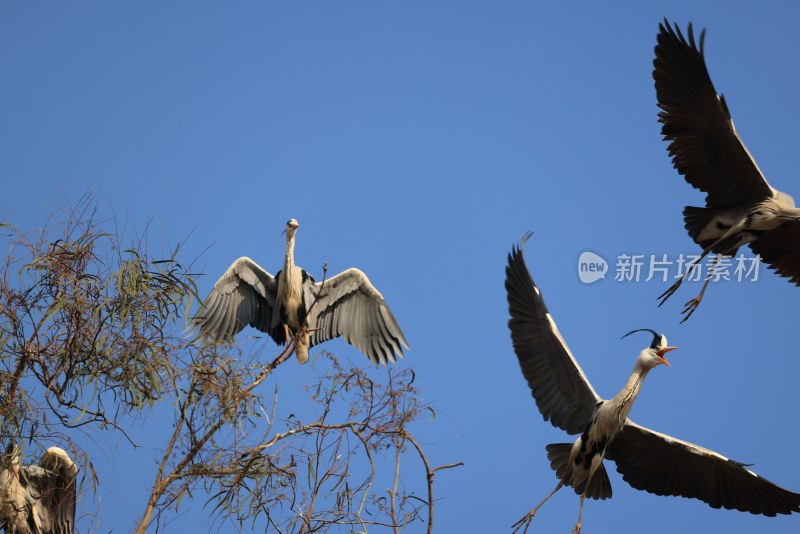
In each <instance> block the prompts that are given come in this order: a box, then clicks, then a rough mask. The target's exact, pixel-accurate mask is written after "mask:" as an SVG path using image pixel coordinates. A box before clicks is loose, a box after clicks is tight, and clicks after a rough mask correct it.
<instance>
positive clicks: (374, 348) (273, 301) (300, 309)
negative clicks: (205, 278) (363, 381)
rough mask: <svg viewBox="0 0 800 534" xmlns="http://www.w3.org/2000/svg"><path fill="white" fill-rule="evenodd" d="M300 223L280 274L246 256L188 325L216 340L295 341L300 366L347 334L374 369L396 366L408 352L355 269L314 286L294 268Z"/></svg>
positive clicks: (292, 229) (289, 231) (290, 231)
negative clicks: (312, 351)
mask: <svg viewBox="0 0 800 534" xmlns="http://www.w3.org/2000/svg"><path fill="white" fill-rule="evenodd" d="M298 227H299V223H298V222H297V221H296V220H295V219H290V220H289V221H288V222H287V223H286V230H285V233H286V254H285V256H284V262H283V269H282V270H280V271H278V273H277V274H276V275H275V276H272V275H271V274H270V273H268V272H267V271H265V270H264V269H262V268H261V267H260V266H259V265H258V264H256V263H255V262H254V261H253V260H251V259H250V258H247V257H242V258H239V259H238V260H236V261H234V262H233V264H232V265H231V266H230V267H229V268H228V270H227V271H225V273H224V274H223V275H222V277H220V279H219V280H218V281H217V283H216V284H214V288H213V289H212V290H211V293H210V294H209V295H208V297H207V298H206V299H205V301H204V302H203V303H202V305H201V306H200V309H199V311H198V312H197V314H196V315H195V316H194V318H193V319H192V320H191V323H190V324H191V326H192V328H193V329H199V331H200V335H201V336H204V337H206V338H210V339H212V340H213V341H217V342H221V341H228V340H230V339H231V338H232V337H233V336H235V335H236V334H237V333H239V332H240V331H241V330H242V329H243V328H244V327H245V326H247V325H250V326H252V327H254V328H256V329H258V330H261V331H262V332H266V333H268V334H269V336H270V337H271V338H272V339H273V340H274V341H275V343H277V344H278V345H283V344H284V343H286V342H287V341H288V340H289V338H290V337H291V338H293V339H294V349H295V354H296V355H297V359H298V361H299V362H300V363H301V364H302V363H305V362H306V361H308V350H309V348H310V347H313V346H314V345H318V344H320V343H322V342H323V341H327V340H329V339H333V338H335V337H339V336H343V337H344V339H345V341H347V342H348V343H350V344H351V345H353V346H355V347H356V348H357V349H358V350H360V351H361V352H362V353H364V354H365V355H366V356H367V357H368V358H369V359H370V360H371V361H372V362H373V363H376V364H377V363H381V364H384V365H385V364H387V363H388V362H395V361H396V356H400V357H402V356H403V348H402V347H405V348H409V347H408V342H407V341H406V338H405V336H404V335H403V332H402V330H400V326H399V325H398V324H397V321H396V320H395V318H394V315H392V312H391V310H390V309H389V306H388V305H387V304H386V301H385V300H384V299H383V296H382V295H381V294H380V293H379V292H378V290H377V289H375V287H374V286H373V285H372V284H371V283H370V281H369V279H368V278H367V275H365V274H364V273H363V272H361V271H360V270H358V269H347V270H346V271H344V272H342V273H341V274H338V275H336V276H334V277H333V278H330V279H327V280H323V281H322V282H317V281H316V280H314V278H313V277H312V276H311V275H310V274H308V273H307V272H306V271H305V270H303V269H301V268H300V267H298V266H297V265H295V263H294V244H295V234H296V233H297V228H298Z"/></svg>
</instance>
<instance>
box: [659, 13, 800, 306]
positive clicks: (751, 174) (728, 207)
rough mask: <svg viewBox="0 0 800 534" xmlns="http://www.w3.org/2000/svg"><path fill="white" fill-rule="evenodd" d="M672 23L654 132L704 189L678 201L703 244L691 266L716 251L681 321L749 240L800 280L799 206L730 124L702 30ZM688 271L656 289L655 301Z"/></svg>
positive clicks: (665, 33) (662, 46)
mask: <svg viewBox="0 0 800 534" xmlns="http://www.w3.org/2000/svg"><path fill="white" fill-rule="evenodd" d="M687 36H688V39H687V38H686V37H684V36H683V34H682V33H681V31H680V29H679V28H678V26H677V25H675V27H674V28H673V27H672V26H671V25H670V23H669V21H667V20H666V19H665V20H664V24H659V33H658V44H657V45H656V48H655V55H656V57H655V60H653V65H654V67H655V69H654V70H653V78H654V79H655V85H656V95H657V97H658V107H659V108H661V112H660V113H659V114H658V117H659V119H658V120H659V122H661V123H662V124H663V126H662V128H661V133H662V135H663V136H664V140H666V141H669V147H668V151H669V155H670V156H671V157H672V164H673V166H674V167H675V168H676V169H677V170H678V172H679V173H680V174H682V175H683V177H684V178H685V179H686V181H687V182H689V183H690V184H691V185H692V186H694V187H695V188H697V189H699V190H701V191H703V192H704V193H706V206H705V207H704V208H698V207H694V206H686V207H685V208H684V210H683V217H684V222H685V226H686V230H687V231H688V232H689V236H691V238H692V239H693V240H694V242H695V243H697V244H698V245H700V246H701V247H702V248H703V252H702V254H701V255H700V256H699V258H698V259H697V260H696V261H695V262H693V265H694V266H695V268H696V267H697V266H698V265H699V263H700V262H701V261H702V259H703V258H704V257H705V256H706V255H708V254H709V253H711V252H714V253H716V254H717V256H716V258H715V260H714V263H713V264H712V266H711V269H710V271H709V273H708V275H707V276H706V280H705V283H704V284H703V288H702V290H701V291H700V294H699V295H698V296H697V297H695V298H693V299H692V300H690V301H688V302H687V303H686V305H685V307H684V310H683V314H684V318H683V320H682V321H681V322H683V321H685V320H687V319H688V318H689V317H690V316H691V315H692V313H694V311H695V310H696V309H697V307H698V306H699V305H700V301H701V300H702V299H703V295H704V294H705V291H706V288H707V287H708V282H709V281H710V280H711V277H712V274H713V270H714V267H715V266H716V264H717V262H719V259H720V256H722V255H728V256H735V255H736V252H737V250H738V249H739V247H741V246H744V245H747V244H749V245H750V248H751V249H753V251H754V252H755V253H756V254H758V255H759V256H760V257H761V259H762V260H763V261H764V262H766V263H767V264H769V265H770V266H771V268H772V269H774V270H775V271H776V272H777V273H778V274H779V275H781V276H785V277H787V278H789V279H790V280H791V281H792V283H794V284H795V285H798V286H800V209H798V208H796V207H795V205H794V199H792V197H791V196H789V195H787V194H786V193H783V192H781V191H778V190H777V189H775V188H773V187H771V186H770V185H769V183H768V182H767V179H766V178H765V177H764V175H763V174H762V173H761V169H759V168H758V165H757V164H756V162H755V160H754V159H753V157H752V156H751V155H750V152H749V151H748V150H747V147H746V146H745V145H744V143H743V142H742V140H741V139H740V138H739V136H738V134H737V133H736V129H735V128H734V127H733V120H732V119H731V114H730V111H729V110H728V105H727V103H726V102H725V98H724V97H723V96H722V95H718V94H717V91H716V89H714V84H713V83H712V82H711V77H710V76H709V74H708V70H707V68H706V61H705V57H704V54H703V41H704V39H705V30H703V31H702V32H701V33H700V42H699V46H698V43H697V42H696V41H695V38H694V35H693V33H692V25H691V24H689V29H688V32H687ZM690 272H691V269H687V270H686V272H685V273H684V276H683V277H682V278H681V279H679V280H678V281H677V282H675V284H673V285H672V287H670V288H669V289H667V290H666V291H665V292H664V293H662V294H661V295H660V296H659V297H658V298H659V301H660V302H659V306H660V305H661V304H664V302H666V300H667V299H668V298H669V297H670V296H672V294H673V293H675V291H676V290H677V289H678V287H680V285H681V283H682V282H683V280H684V279H685V278H686V276H687V275H688V274H689V273H690Z"/></svg>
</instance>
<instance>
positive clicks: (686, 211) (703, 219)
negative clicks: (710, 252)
mask: <svg viewBox="0 0 800 534" xmlns="http://www.w3.org/2000/svg"><path fill="white" fill-rule="evenodd" d="M715 214H716V210H714V209H711V208H698V207H695V206H685V207H684V208H683V223H684V227H685V228H686V231H687V232H689V237H691V238H692V240H693V241H694V242H695V243H697V244H698V245H700V246H701V247H703V248H706V247H707V246H708V245H710V244H711V243H712V242H713V241H714V240H713V239H710V240H709V239H703V238H701V236H700V234H701V233H702V232H703V230H705V229H706V227H707V226H708V225H709V223H711V220H712V219H713V218H714V215H715Z"/></svg>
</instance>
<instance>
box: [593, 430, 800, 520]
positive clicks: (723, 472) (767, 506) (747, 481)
mask: <svg viewBox="0 0 800 534" xmlns="http://www.w3.org/2000/svg"><path fill="white" fill-rule="evenodd" d="M606 458H608V459H610V460H613V461H614V462H616V464H617V471H619V473H620V474H621V475H622V478H623V479H624V480H625V481H626V482H627V483H628V484H630V485H631V486H633V487H634V488H636V489H640V490H644V491H648V492H650V493H654V494H656V495H673V496H678V497H687V498H692V499H700V500H702V501H704V502H706V503H708V505H709V506H711V507H712V508H727V509H729V510H740V511H742V512H750V513H752V514H762V515H766V516H774V515H776V514H790V513H792V512H800V494H797V493H794V492H791V491H789V490H787V489H784V488H782V487H780V486H777V485H776V484H773V483H772V482H770V481H769V480H767V479H765V478H762V477H760V476H758V475H757V474H755V473H754V472H752V471H750V470H749V469H747V467H746V464H743V463H741V462H737V461H735V460H731V459H729V458H726V457H724V456H722V455H721V454H718V453H716V452H714V451H712V450H709V449H706V448H703V447H700V446H699V445H694V444H693V443H689V442H688V441H682V440H679V439H677V438H673V437H672V436H667V435H666V434H661V433H659V432H655V431H653V430H650V429H648V428H645V427H643V426H640V425H637V424H636V423H634V422H633V421H631V420H628V421H627V422H626V423H625V427H624V428H623V429H622V431H621V432H620V433H619V434H618V435H617V437H616V438H614V441H612V442H611V444H610V445H609V447H608V449H607V450H606Z"/></svg>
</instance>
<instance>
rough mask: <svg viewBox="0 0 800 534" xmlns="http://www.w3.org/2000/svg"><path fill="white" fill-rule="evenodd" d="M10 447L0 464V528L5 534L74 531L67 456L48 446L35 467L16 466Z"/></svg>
mask: <svg viewBox="0 0 800 534" xmlns="http://www.w3.org/2000/svg"><path fill="white" fill-rule="evenodd" d="M19 462H20V450H19V447H18V446H16V445H14V446H12V447H10V448H9V450H8V451H7V452H6V454H5V455H4V456H3V462H2V465H0V528H2V529H3V532H7V533H9V534H72V533H73V532H74V531H75V499H76V491H75V480H76V478H77V475H78V468H77V467H76V466H75V463H74V462H73V461H72V460H71V459H70V457H69V455H67V453H66V452H65V451H64V450H63V449H60V448H58V447H50V448H49V449H47V451H45V453H44V454H43V455H42V457H41V459H40V460H39V465H20V464H19Z"/></svg>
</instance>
